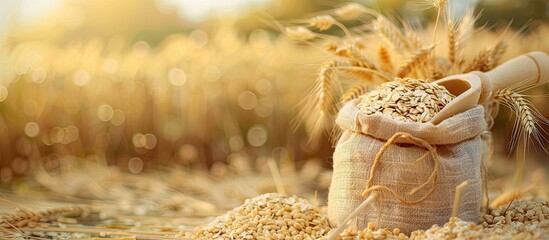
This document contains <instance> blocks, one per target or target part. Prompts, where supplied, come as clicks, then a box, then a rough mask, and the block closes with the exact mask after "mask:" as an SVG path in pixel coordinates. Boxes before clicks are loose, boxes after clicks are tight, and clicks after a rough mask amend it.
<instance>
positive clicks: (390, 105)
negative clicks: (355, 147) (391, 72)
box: [358, 78, 454, 122]
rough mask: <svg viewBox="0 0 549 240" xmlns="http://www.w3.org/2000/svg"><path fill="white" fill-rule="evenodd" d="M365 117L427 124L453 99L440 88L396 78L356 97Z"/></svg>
mask: <svg viewBox="0 0 549 240" xmlns="http://www.w3.org/2000/svg"><path fill="white" fill-rule="evenodd" d="M359 99H360V103H359V104H358V108H359V109H360V110H361V111H362V112H364V113H366V114H375V113H376V112H379V113H382V114H384V115H386V116H388V117H390V118H393V119H397V120H400V121H404V122H427V121H429V120H431V118H433V116H434V115H435V114H436V113H437V112H439V111H440V110H441V109H442V108H443V107H444V106H446V104H448V103H449V102H450V101H451V100H452V99H454V96H453V95H452V94H451V93H450V92H448V91H447V90H446V88H444V87H443V86H440V85H438V84H436V83H432V82H426V81H423V80H417V79H412V78H404V79H403V78H396V80H395V81H392V82H387V83H384V84H381V86H379V87H377V88H376V89H375V90H372V91H370V92H368V93H366V94H364V95H362V96H360V97H359Z"/></svg>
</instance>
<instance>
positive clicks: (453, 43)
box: [448, 22, 460, 67]
mask: <svg viewBox="0 0 549 240" xmlns="http://www.w3.org/2000/svg"><path fill="white" fill-rule="evenodd" d="M458 35H459V28H458V26H457V25H456V24H455V23H453V22H449V23H448V61H450V64H452V66H453V67H456V65H457V63H459V62H460V59H458V56H460V53H459V51H460V49H459V45H458V41H457V37H458Z"/></svg>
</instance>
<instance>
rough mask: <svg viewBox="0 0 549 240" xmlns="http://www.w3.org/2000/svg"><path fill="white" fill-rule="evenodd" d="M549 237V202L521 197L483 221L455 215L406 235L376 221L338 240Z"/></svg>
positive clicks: (353, 228) (489, 212) (501, 207)
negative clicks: (384, 226) (379, 226)
mask: <svg viewBox="0 0 549 240" xmlns="http://www.w3.org/2000/svg"><path fill="white" fill-rule="evenodd" d="M547 237H549V202H548V201H547V200H541V199H539V200H517V201H514V202H512V203H511V204H506V205H502V206H500V207H498V208H496V209H491V210H489V211H488V212H487V213H486V214H484V215H483V217H482V219H481V220H480V223H479V224H475V223H471V222H466V221H462V220H460V219H459V218H455V217H454V218H451V219H450V221H448V223H446V224H444V226H438V225H434V226H432V227H431V228H429V229H427V230H418V231H414V232H412V233H411V234H410V236H406V235H404V234H402V233H400V231H399V229H393V230H390V229H376V227H375V226H374V225H373V224H368V227H367V228H365V229H363V230H359V229H357V227H356V226H353V227H349V228H347V229H345V230H344V231H343V232H342V233H341V234H340V235H339V236H338V239H357V240H359V239H546V238H547Z"/></svg>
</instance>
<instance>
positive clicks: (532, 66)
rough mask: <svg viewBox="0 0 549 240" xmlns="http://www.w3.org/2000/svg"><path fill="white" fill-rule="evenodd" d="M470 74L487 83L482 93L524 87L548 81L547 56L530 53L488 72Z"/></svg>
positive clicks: (548, 66) (548, 57)
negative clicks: (518, 85) (514, 86)
mask: <svg viewBox="0 0 549 240" xmlns="http://www.w3.org/2000/svg"><path fill="white" fill-rule="evenodd" d="M472 73H473V74H475V75H477V76H479V77H480V78H481V79H483V80H488V81H489V84H483V91H482V92H483V93H485V92H491V91H497V90H501V89H504V88H508V87H511V86H513V85H517V84H520V85H522V86H525V85H531V84H536V83H541V82H547V81H549V56H547V54H545V53H544V52H539V51H536V52H530V53H528V54H525V55H521V56H519V57H516V58H513V59H511V60H509V61H507V62H505V63H503V64H501V65H499V66H498V67H496V68H494V69H492V70H491V71H489V72H485V73H483V72H478V71H475V72H472ZM486 85H488V86H486ZM483 95H484V94H483ZM484 97H487V96H484ZM482 98H483V97H481V99H482Z"/></svg>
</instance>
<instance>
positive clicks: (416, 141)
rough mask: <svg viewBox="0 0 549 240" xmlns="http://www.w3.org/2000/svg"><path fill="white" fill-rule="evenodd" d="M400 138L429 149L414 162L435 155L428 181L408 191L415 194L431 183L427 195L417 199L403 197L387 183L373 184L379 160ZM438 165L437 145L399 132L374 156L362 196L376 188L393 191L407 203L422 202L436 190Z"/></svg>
mask: <svg viewBox="0 0 549 240" xmlns="http://www.w3.org/2000/svg"><path fill="white" fill-rule="evenodd" d="M398 139H406V140H408V141H410V143H412V144H415V145H416V146H419V147H422V148H424V149H425V150H427V152H426V153H425V154H423V156H421V157H420V158H418V159H416V160H415V161H414V163H416V162H419V161H422V160H425V159H427V157H428V156H429V155H431V156H432V157H433V161H434V163H435V166H434V167H433V172H432V173H431V175H430V176H429V178H428V179H427V181H425V182H424V183H423V184H421V185H419V186H417V187H415V188H414V189H412V190H411V191H410V192H409V193H408V194H409V195H414V194H415V193H416V192H417V191H419V190H421V189H423V188H424V187H426V186H427V185H429V184H430V185H431V188H430V189H429V192H427V193H426V194H425V195H423V196H422V197H421V198H419V199H417V200H406V199H404V197H402V196H401V195H399V194H398V193H397V192H395V190H393V189H390V188H389V187H387V186H385V185H373V181H374V177H375V173H376V170H377V169H378V166H379V162H380V161H381V157H382V156H383V154H384V153H385V152H386V151H387V149H388V148H389V147H390V146H391V145H392V144H394V143H395V142H396V141H397V140H398ZM438 166H439V156H438V154H437V151H436V149H435V147H433V146H432V145H431V144H429V143H428V142H427V141H425V140H423V139H421V138H418V137H414V136H412V135H411V134H409V133H405V132H397V133H395V134H394V135H393V136H392V137H391V138H389V140H387V142H386V143H385V144H384V145H383V146H382V147H381V148H380V149H379V151H378V152H377V154H376V156H375V158H374V162H373V163H372V167H371V168H370V177H369V178H368V181H367V183H366V189H365V190H364V192H362V196H366V195H368V194H370V193H371V192H372V191H375V190H382V191H387V192H389V193H391V194H392V195H393V196H394V197H395V198H396V199H398V200H399V201H401V202H402V203H405V204H417V203H420V202H422V201H424V200H425V199H426V198H427V197H429V195H431V194H432V193H433V192H434V191H435V184H436V179H437V175H438ZM372 185H373V186H372Z"/></svg>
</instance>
